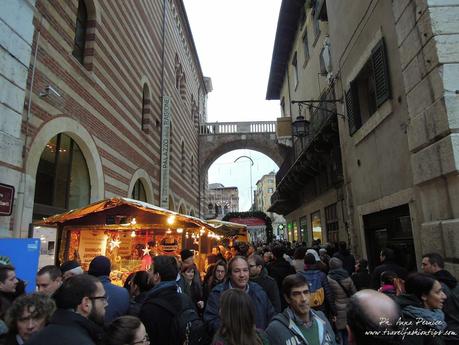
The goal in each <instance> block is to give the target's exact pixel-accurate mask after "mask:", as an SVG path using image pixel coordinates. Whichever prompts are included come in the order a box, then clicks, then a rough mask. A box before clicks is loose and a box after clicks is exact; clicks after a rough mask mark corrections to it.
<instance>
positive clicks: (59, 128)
mask: <svg viewBox="0 0 459 345" xmlns="http://www.w3.org/2000/svg"><path fill="white" fill-rule="evenodd" d="M59 133H64V134H66V135H68V136H69V137H71V138H72V139H73V140H74V141H75V142H76V143H77V144H78V146H79V148H80V150H81V152H82V153H83V156H84V158H85V160H86V164H87V167H88V172H89V179H90V183H91V194H90V202H95V201H98V200H101V199H103V198H104V174H103V170H102V162H101V159H100V156H99V153H98V150H97V146H96V144H95V142H94V139H93V138H92V136H91V134H90V133H89V132H88V131H87V130H86V128H84V127H83V126H82V125H81V123H79V122H77V121H75V120H73V119H71V118H68V117H62V116H60V117H56V118H54V119H53V120H51V121H49V122H47V123H46V124H44V125H43V126H42V127H41V128H40V129H39V131H38V133H37V134H36V136H35V138H34V140H33V142H32V144H31V146H30V150H29V152H28V155H27V160H26V165H25V176H24V177H25V178H24V181H22V182H21V186H20V188H21V190H23V191H24V192H23V193H22V195H19V197H22V198H21V199H19V200H18V209H20V210H22V212H18V214H17V215H16V219H15V224H20V226H19V228H20V229H27V228H28V226H29V224H30V223H31V221H32V214H33V207H34V196H35V182H36V174H37V169H38V163H39V161H40V157H41V153H42V152H43V150H44V148H45V146H46V144H48V142H49V141H50V140H51V139H52V138H54V137H55V136H56V135H58V134H59Z"/></svg>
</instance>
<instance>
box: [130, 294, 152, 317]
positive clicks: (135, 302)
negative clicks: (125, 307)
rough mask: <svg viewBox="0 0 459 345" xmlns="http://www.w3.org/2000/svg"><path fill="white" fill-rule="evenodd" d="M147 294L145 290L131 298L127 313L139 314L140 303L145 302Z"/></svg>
mask: <svg viewBox="0 0 459 345" xmlns="http://www.w3.org/2000/svg"><path fill="white" fill-rule="evenodd" d="M147 295H148V291H145V292H142V293H140V294H139V295H137V296H135V297H134V298H131V301H130V304H129V311H128V315H132V316H139V313H140V309H141V308H142V304H143V302H145V299H146V298H147Z"/></svg>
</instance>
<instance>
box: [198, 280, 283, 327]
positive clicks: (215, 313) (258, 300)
mask: <svg viewBox="0 0 459 345" xmlns="http://www.w3.org/2000/svg"><path fill="white" fill-rule="evenodd" d="M229 288H230V282H229V280H227V281H226V282H224V283H222V284H218V285H217V286H216V287H215V288H214V289H213V290H212V291H211V293H210V295H209V298H208V299H207V306H206V309H205V311H204V321H205V322H207V323H208V325H209V330H210V331H211V333H215V332H216V331H217V329H218V327H220V316H219V309H220V296H221V294H222V293H223V292H224V291H226V290H228V289H229ZM248 288H249V291H248V294H249V296H250V298H251V299H252V301H253V304H254V307H255V325H256V326H257V328H260V329H265V328H266V327H267V326H268V324H269V322H270V321H271V319H272V317H273V316H274V315H275V311H274V308H273V305H272V304H271V302H270V301H269V298H268V295H267V294H266V292H265V291H264V290H263V288H262V287H261V286H260V285H258V284H257V283H253V282H250V281H249V283H248Z"/></svg>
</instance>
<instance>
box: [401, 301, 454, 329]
mask: <svg viewBox="0 0 459 345" xmlns="http://www.w3.org/2000/svg"><path fill="white" fill-rule="evenodd" d="M403 313H404V314H407V315H408V316H410V317H412V318H414V319H416V318H422V319H423V320H425V321H428V322H431V324H430V325H427V326H428V327H429V326H430V327H431V328H435V329H436V330H439V331H443V330H444V329H445V328H446V326H447V325H446V322H445V314H443V312H442V311H441V309H428V308H420V307H415V306H412V305H409V306H406V307H405V308H403Z"/></svg>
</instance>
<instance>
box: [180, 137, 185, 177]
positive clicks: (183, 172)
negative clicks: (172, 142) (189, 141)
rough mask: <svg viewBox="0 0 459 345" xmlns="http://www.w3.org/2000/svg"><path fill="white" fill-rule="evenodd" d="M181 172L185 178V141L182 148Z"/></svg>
mask: <svg viewBox="0 0 459 345" xmlns="http://www.w3.org/2000/svg"><path fill="white" fill-rule="evenodd" d="M180 170H181V172H182V176H183V175H184V174H185V142H183V141H182V147H181V157H180ZM183 177H184V176H183Z"/></svg>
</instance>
